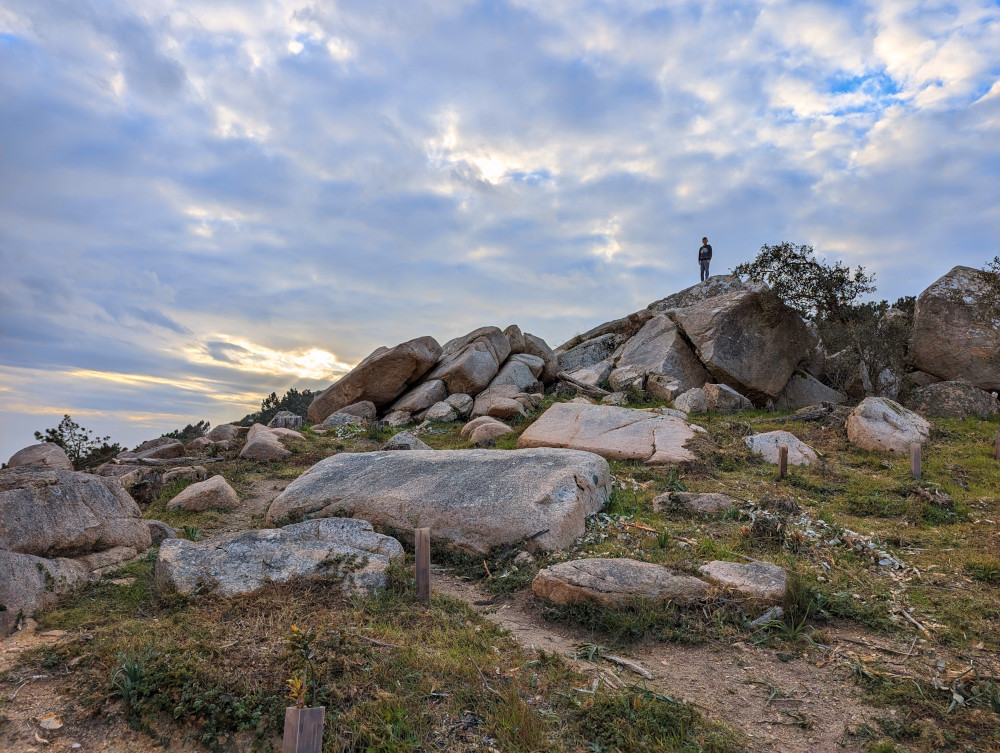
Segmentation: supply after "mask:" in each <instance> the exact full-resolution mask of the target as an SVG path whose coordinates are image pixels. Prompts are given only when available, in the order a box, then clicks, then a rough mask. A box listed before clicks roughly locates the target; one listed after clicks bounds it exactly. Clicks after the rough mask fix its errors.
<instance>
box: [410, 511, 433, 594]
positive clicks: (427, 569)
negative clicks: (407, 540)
mask: <svg viewBox="0 0 1000 753" xmlns="http://www.w3.org/2000/svg"><path fill="white" fill-rule="evenodd" d="M413 544H414V547H413V548H414V549H415V550H416V551H415V554H416V560H417V598H418V599H419V600H420V601H428V600H430V598H431V529H430V528H418V529H416V530H415V531H414V532H413Z"/></svg>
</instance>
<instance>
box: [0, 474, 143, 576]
mask: <svg viewBox="0 0 1000 753" xmlns="http://www.w3.org/2000/svg"><path fill="white" fill-rule="evenodd" d="M121 546H123V547H131V548H133V549H136V550H138V551H145V550H146V549H148V548H149V546H150V536H149V529H148V528H147V527H146V524H145V522H144V521H143V520H142V514H141V513H140V511H139V506H138V505H137V504H136V503H135V501H134V500H133V499H132V497H130V496H129V493H128V492H127V491H125V489H124V488H122V485H121V484H120V483H119V482H118V480H117V479H114V478H106V477H103V476H96V475H93V474H89V473H77V472H75V471H62V470H55V469H51V468H45V467H44V466H37V465H35V466H22V467H20V468H7V469H5V470H2V471H0V549H5V550H7V551H9V552H18V553H21V554H34V555H36V556H39V557H73V556H77V555H85V554H91V553H93V552H97V551H101V550H103V549H111V548H113V547H121Z"/></svg>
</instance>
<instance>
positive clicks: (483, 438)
mask: <svg viewBox="0 0 1000 753" xmlns="http://www.w3.org/2000/svg"><path fill="white" fill-rule="evenodd" d="M486 418H490V417H489V416H486ZM512 431H514V430H513V429H512V428H511V427H509V426H508V425H507V424H505V423H503V422H502V421H497V420H496V419H493V420H492V421H490V422H489V423H485V424H481V425H479V426H477V427H476V428H475V429H473V430H472V432H471V433H470V434H469V441H470V442H472V443H473V444H474V445H476V446H486V445H490V446H492V445H493V440H495V439H499V438H500V437H502V436H503V435H504V434H510V433H511V432H512Z"/></svg>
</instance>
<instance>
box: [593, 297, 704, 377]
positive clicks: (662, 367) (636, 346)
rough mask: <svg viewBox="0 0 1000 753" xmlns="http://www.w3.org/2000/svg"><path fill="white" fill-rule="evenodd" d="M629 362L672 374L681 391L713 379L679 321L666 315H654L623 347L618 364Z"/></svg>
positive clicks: (623, 365)
mask: <svg viewBox="0 0 1000 753" xmlns="http://www.w3.org/2000/svg"><path fill="white" fill-rule="evenodd" d="M629 366H632V367H635V368H636V369H637V370H639V371H641V372H642V373H644V374H648V373H649V372H653V373H656V374H665V375H667V376H668V377H673V378H674V379H675V380H676V381H677V382H678V383H679V384H680V386H681V391H684V390H689V389H692V388H694V387H701V386H702V385H703V384H705V382H710V381H712V379H711V375H710V374H709V373H708V371H707V370H706V369H705V367H704V366H703V365H702V364H701V361H699V360H698V357H697V356H696V355H695V353H694V351H693V350H692V349H691V346H690V345H689V344H688V343H687V341H686V340H685V339H684V337H683V336H682V335H681V332H680V330H679V329H678V328H677V325H676V324H675V323H674V322H673V321H672V320H671V319H670V318H669V317H666V316H654V317H653V318H652V319H650V320H649V321H648V322H646V324H645V325H644V326H643V328H642V329H641V330H639V332H638V334H636V336H635V337H633V338H632V339H631V340H629V341H628V342H627V343H625V345H624V346H623V347H622V348H621V357H620V358H619V359H618V363H617V367H618V369H624V368H627V367H629ZM612 386H614V384H612ZM616 389H617V388H616Z"/></svg>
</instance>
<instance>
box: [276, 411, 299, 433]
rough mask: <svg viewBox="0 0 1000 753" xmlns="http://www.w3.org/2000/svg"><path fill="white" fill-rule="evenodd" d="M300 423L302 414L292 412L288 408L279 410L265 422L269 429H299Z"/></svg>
mask: <svg viewBox="0 0 1000 753" xmlns="http://www.w3.org/2000/svg"><path fill="white" fill-rule="evenodd" d="M302 424H303V421H302V416H300V415H298V414H297V413H292V412H291V411H290V410H279V411H278V412H277V413H275V414H274V417H273V418H272V419H271V420H270V421H268V423H267V425H268V428H271V429H292V430H293V431H297V430H299V429H301V428H302Z"/></svg>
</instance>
